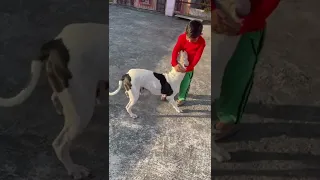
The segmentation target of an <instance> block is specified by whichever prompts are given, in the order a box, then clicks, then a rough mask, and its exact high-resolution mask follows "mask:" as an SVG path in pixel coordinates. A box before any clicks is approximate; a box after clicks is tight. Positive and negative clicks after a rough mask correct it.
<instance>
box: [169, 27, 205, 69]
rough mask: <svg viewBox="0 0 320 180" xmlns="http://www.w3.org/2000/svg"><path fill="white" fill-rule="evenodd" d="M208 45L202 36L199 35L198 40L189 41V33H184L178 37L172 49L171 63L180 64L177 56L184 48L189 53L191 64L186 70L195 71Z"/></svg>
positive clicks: (173, 64)
mask: <svg viewBox="0 0 320 180" xmlns="http://www.w3.org/2000/svg"><path fill="white" fill-rule="evenodd" d="M205 46H206V41H205V40H204V39H203V37H202V36H200V37H199V39H198V40H197V42H189V41H188V40H187V34H186V33H183V34H181V35H180V36H179V37H178V41H177V44H176V45H175V46H174V48H173V51H172V59H171V65H172V66H176V65H177V64H178V61H177V58H178V54H179V52H180V51H181V50H184V51H186V52H187V54H188V61H189V66H188V67H187V68H186V72H189V71H193V69H194V67H195V66H196V65H197V63H198V62H199V60H200V58H201V56H202V53H203V50H204V47H205Z"/></svg>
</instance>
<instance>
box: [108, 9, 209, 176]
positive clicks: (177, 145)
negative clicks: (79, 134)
mask: <svg viewBox="0 0 320 180" xmlns="http://www.w3.org/2000/svg"><path fill="white" fill-rule="evenodd" d="M187 22H188V21H185V20H179V19H175V18H171V17H166V16H163V15H160V14H152V13H146V12H139V11H134V10H130V9H124V8H121V7H117V6H111V7H110V41H109V42H110V51H109V52H110V55H109V56H110V60H109V63H110V64H109V66H110V68H109V70H110V91H113V90H114V89H116V88H117V86H118V81H119V79H120V78H121V76H122V75H123V74H125V73H126V72H127V71H128V70H129V69H130V68H145V69H149V70H153V71H157V72H160V73H162V72H167V71H169V70H170V68H171V65H170V61H171V52H172V48H173V46H174V43H175V42H176V40H177V37H178V35H179V34H180V33H182V32H183V31H184V28H185V26H186V24H187ZM210 29H211V28H210V26H205V27H204V37H205V39H206V41H207V47H206V49H205V51H204V54H203V57H202V60H201V61H200V62H199V64H198V66H197V67H196V69H195V74H194V78H193V82H192V85H191V89H190V99H189V100H188V102H187V104H186V106H185V107H182V109H183V110H184V111H185V113H183V114H178V113H176V111H175V110H174V109H173V108H172V107H171V105H169V104H168V103H167V102H160V97H159V96H154V95H150V94H145V95H144V96H141V97H140V99H139V101H138V103H137V104H136V105H135V106H134V107H133V111H134V113H136V114H137V115H138V116H139V118H138V119H135V120H133V119H131V118H130V117H129V115H128V114H127V112H126V110H125V106H126V104H127V103H128V98H127V97H126V96H125V94H124V91H123V90H122V91H121V92H120V93H119V94H117V95H116V96H112V97H110V98H109V125H110V129H109V130H110V131H109V143H110V144H109V153H110V161H109V165H110V172H109V177H110V179H111V180H122V179H128V180H140V179H141V180H142V179H146V180H169V179H174V180H180V179H181V180H198V179H199V180H206V179H210V172H211V170H210V167H211V165H210V163H211V160H210V157H211V152H210V140H211V138H210V132H211V130H210V129H211V128H210V124H211V121H210V116H211V115H210V114H211V113H210V111H211V107H210V102H211V96H210V94H211V93H210V92H211V79H210V77H211V74H210V66H211V65H210V57H211V54H210V44H211V42H210V32H211V31H210Z"/></svg>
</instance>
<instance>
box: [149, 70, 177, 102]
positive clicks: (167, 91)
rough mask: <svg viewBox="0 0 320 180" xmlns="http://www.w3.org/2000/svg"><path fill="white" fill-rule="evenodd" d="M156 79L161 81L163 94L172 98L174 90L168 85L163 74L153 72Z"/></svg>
mask: <svg viewBox="0 0 320 180" xmlns="http://www.w3.org/2000/svg"><path fill="white" fill-rule="evenodd" d="M153 75H154V77H156V78H157V79H159V81H160V84H161V94H165V95H167V96H171V95H172V94H173V90H172V88H171V86H170V84H169V83H168V81H167V79H166V78H165V77H164V75H163V74H159V73H156V72H153Z"/></svg>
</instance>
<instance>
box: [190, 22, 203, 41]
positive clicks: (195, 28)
mask: <svg viewBox="0 0 320 180" xmlns="http://www.w3.org/2000/svg"><path fill="white" fill-rule="evenodd" d="M202 29H203V25H202V23H201V22H200V21H198V20H192V21H190V22H189V23H188V25H187V27H186V34H187V39H188V40H189V41H191V42H196V41H197V40H198V38H199V37H200V36H201V34H202Z"/></svg>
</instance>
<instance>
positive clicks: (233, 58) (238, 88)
mask: <svg viewBox="0 0 320 180" xmlns="http://www.w3.org/2000/svg"><path fill="white" fill-rule="evenodd" d="M219 1H223V0H219ZM233 1H234V0H233ZM236 1H239V3H246V1H248V0H236ZM279 2H280V0H250V12H249V13H248V14H247V15H244V16H243V17H241V19H242V21H241V23H238V25H235V23H230V22H228V23H229V24H227V23H225V22H224V21H225V20H226V19H224V18H223V16H221V9H219V7H216V5H218V4H215V3H212V15H211V18H212V19H213V20H212V22H211V23H212V29H213V31H214V32H215V34H214V35H215V36H212V37H214V38H215V39H214V40H216V39H217V38H220V39H222V41H220V42H219V44H217V45H212V47H213V52H214V54H213V56H212V57H213V58H212V65H213V66H212V72H217V69H222V68H224V73H223V76H221V77H222V78H220V77H219V76H217V74H216V75H213V77H212V79H213V80H212V82H213V83H212V84H214V85H213V87H212V88H215V89H216V90H214V91H213V92H214V93H213V94H214V95H215V92H219V91H218V88H220V93H219V95H218V97H217V99H215V107H216V109H215V111H216V114H217V117H218V122H217V123H215V124H213V128H212V131H213V135H214V140H221V139H223V138H226V137H230V136H231V135H233V134H235V132H237V131H238V130H239V126H238V124H239V123H240V121H241V119H242V115H243V113H244V110H245V107H246V105H247V102H248V99H249V95H250V93H251V89H252V86H253V80H254V71H255V68H256V64H257V62H258V59H259V55H260V52H261V50H262V47H263V44H264V39H265V27H266V19H267V18H268V17H269V16H270V14H271V13H272V12H273V11H274V10H275V9H276V7H277V6H278V4H279ZM246 4H248V3H246ZM230 24H233V25H232V26H234V27H231V28H230V27H229V25H230ZM227 25H228V26H227ZM216 42H217V41H216ZM231 47H233V48H231ZM218 62H219V63H218ZM219 64H226V66H225V67H218V66H217V65H219ZM212 74H214V73H212ZM218 78H219V79H218ZM214 82H215V83H214ZM214 98H215V97H214Z"/></svg>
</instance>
